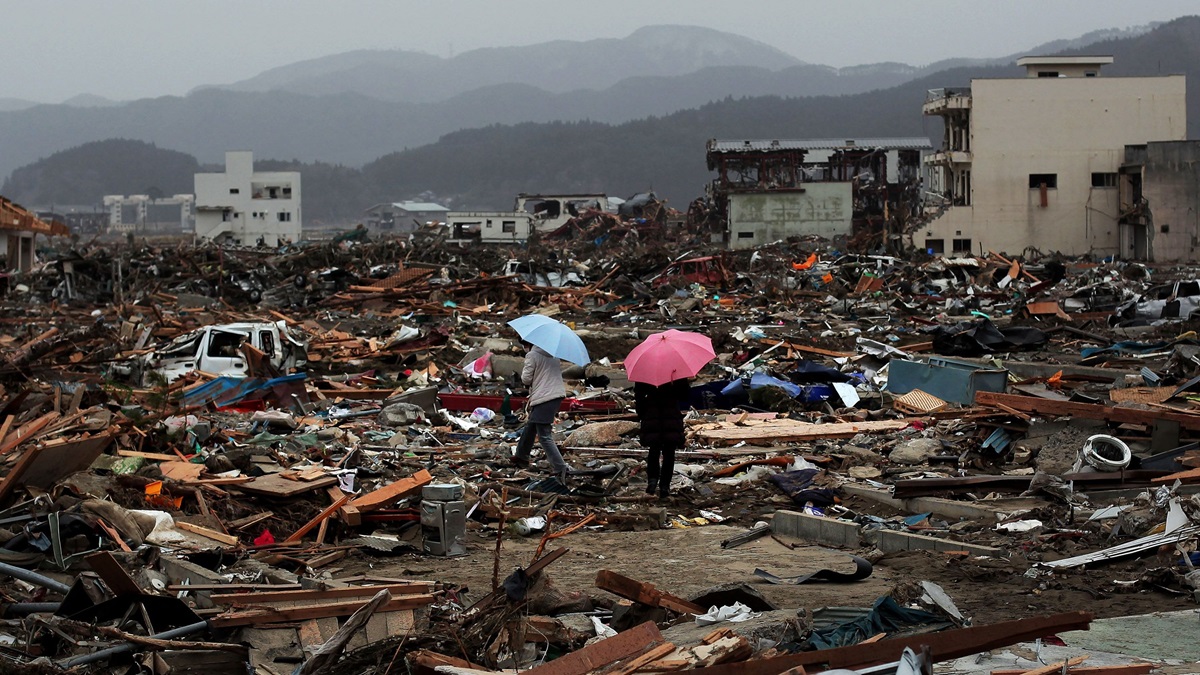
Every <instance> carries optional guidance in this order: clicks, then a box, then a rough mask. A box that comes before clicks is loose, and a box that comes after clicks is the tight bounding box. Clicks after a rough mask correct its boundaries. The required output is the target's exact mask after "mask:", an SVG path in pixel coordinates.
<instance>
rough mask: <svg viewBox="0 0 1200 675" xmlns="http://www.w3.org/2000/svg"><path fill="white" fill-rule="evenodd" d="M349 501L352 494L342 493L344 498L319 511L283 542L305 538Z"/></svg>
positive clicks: (287, 542) (288, 542)
mask: <svg viewBox="0 0 1200 675" xmlns="http://www.w3.org/2000/svg"><path fill="white" fill-rule="evenodd" d="M348 501H350V495H342V498H341V499H339V500H337V501H336V502H334V503H332V504H330V505H329V506H327V507H325V510H324V511H321V512H320V513H318V514H317V516H316V517H315V518H313V519H312V520H310V521H308V522H307V523H305V524H304V525H303V526H302V527H301V528H300V529H298V530H296V531H295V532H293V533H292V536H290V537H288V538H287V539H285V540H283V543H285V544H290V543H295V542H298V541H300V540H301V539H303V538H304V535H306V534H308V533H309V532H311V531H312V530H313V528H314V527H316V526H318V525H320V524H321V523H323V522H325V519H326V518H329V517H330V516H332V515H333V514H334V512H336V511H337V510H338V509H340V508H342V505H343V504H345V503H346V502H348Z"/></svg>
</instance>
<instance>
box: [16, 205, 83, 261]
mask: <svg viewBox="0 0 1200 675" xmlns="http://www.w3.org/2000/svg"><path fill="white" fill-rule="evenodd" d="M0 234H3V235H4V236H3V237H0V254H3V255H4V256H5V260H6V263H5V269H9V270H19V271H21V272H29V271H30V270H32V269H33V263H34V246H33V241H34V239H36V238H37V236H38V235H39V234H42V235H46V236H47V237H65V236H69V235H70V234H71V231H70V230H69V229H67V226H66V225H63V224H62V223H59V222H54V221H51V222H46V221H44V220H42V219H41V218H38V217H37V215H36V214H34V213H33V212H32V211H30V210H28V209H26V208H24V207H22V206H21V205H20V204H14V203H13V202H10V201H9V200H7V199H5V198H4V197H0Z"/></svg>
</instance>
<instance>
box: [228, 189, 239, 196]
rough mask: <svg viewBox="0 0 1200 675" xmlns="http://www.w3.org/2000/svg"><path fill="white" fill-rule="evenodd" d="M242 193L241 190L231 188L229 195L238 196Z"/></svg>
mask: <svg viewBox="0 0 1200 675" xmlns="http://www.w3.org/2000/svg"><path fill="white" fill-rule="evenodd" d="M240 192H241V190H240V189H239V188H229V194H231V195H236V194H239V193H240Z"/></svg>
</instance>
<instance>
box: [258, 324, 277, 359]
mask: <svg viewBox="0 0 1200 675" xmlns="http://www.w3.org/2000/svg"><path fill="white" fill-rule="evenodd" d="M258 342H259V344H261V345H262V353H263V354H266V355H267V357H268V358H275V335H274V334H272V333H271V331H269V330H260V331H259V332H258Z"/></svg>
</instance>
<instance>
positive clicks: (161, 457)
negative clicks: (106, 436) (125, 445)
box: [117, 450, 179, 462]
mask: <svg viewBox="0 0 1200 675" xmlns="http://www.w3.org/2000/svg"><path fill="white" fill-rule="evenodd" d="M117 456H118V457H141V458H142V459H153V460H155V461H159V462H178V461H179V458H178V457H176V456H175V455H168V454H166V453H163V452H142V451H140V450H117Z"/></svg>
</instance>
